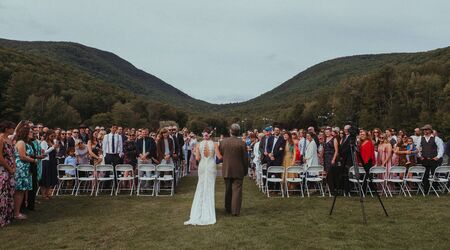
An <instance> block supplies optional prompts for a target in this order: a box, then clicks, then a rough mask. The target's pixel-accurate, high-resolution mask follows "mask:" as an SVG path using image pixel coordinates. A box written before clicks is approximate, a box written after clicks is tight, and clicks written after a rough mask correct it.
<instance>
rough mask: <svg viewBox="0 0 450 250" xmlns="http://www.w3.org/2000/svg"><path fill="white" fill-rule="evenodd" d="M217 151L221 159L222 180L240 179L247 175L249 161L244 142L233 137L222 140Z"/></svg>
mask: <svg viewBox="0 0 450 250" xmlns="http://www.w3.org/2000/svg"><path fill="white" fill-rule="evenodd" d="M219 151H220V153H221V154H222V157H223V164H222V176H223V178H236V179H242V178H244V176H246V175H247V172H248V168H249V166H250V161H249V159H248V154H247V146H246V145H245V142H243V141H242V140H241V139H239V138H237V137H235V136H232V137H230V138H226V139H223V141H222V142H221V143H220V146H219Z"/></svg>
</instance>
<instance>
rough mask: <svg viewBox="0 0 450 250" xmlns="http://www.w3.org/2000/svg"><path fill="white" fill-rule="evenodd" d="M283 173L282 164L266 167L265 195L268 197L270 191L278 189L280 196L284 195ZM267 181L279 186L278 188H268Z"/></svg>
mask: <svg viewBox="0 0 450 250" xmlns="http://www.w3.org/2000/svg"><path fill="white" fill-rule="evenodd" d="M283 173H284V167H282V166H272V167H269V168H268V169H267V178H266V192H267V197H270V191H280V192H281V197H284V187H283V183H282V182H283V179H282V178H281V175H282V174H283ZM269 183H273V184H274V186H276V185H277V183H278V185H279V186H280V189H276V188H275V187H274V189H269Z"/></svg>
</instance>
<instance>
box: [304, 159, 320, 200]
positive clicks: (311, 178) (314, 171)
mask: <svg viewBox="0 0 450 250" xmlns="http://www.w3.org/2000/svg"><path fill="white" fill-rule="evenodd" d="M323 170H324V169H323V166H309V167H306V172H305V187H306V193H307V194H308V197H309V195H310V194H309V187H308V184H309V183H313V184H315V185H317V188H316V189H315V190H319V191H320V194H321V195H322V196H323V197H325V192H324V190H323V175H322V173H323Z"/></svg>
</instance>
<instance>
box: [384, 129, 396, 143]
mask: <svg viewBox="0 0 450 250" xmlns="http://www.w3.org/2000/svg"><path fill="white" fill-rule="evenodd" d="M385 134H386V137H387V139H388V141H389V143H390V144H391V146H392V147H394V146H395V144H397V136H395V131H394V129H393V128H388V129H386V133H385Z"/></svg>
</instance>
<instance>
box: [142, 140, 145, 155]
mask: <svg viewBox="0 0 450 250" xmlns="http://www.w3.org/2000/svg"><path fill="white" fill-rule="evenodd" d="M142 154H143V155H144V154H145V138H144V139H142Z"/></svg>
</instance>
